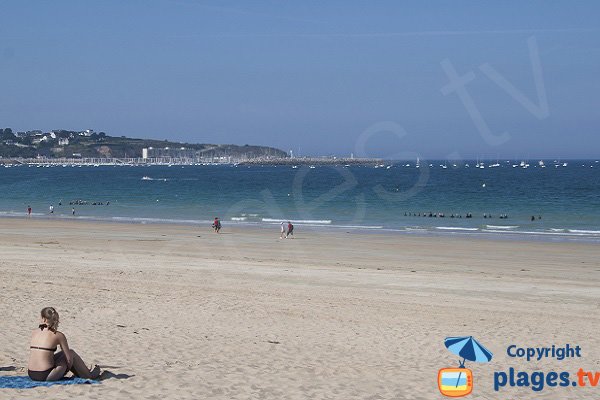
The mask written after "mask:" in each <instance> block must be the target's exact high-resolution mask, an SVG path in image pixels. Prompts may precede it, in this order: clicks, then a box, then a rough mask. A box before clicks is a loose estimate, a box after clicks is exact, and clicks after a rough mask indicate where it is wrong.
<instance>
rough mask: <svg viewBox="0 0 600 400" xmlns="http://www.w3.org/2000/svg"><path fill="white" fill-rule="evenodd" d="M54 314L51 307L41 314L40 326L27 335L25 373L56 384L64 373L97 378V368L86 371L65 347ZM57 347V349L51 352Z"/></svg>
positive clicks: (78, 359)
mask: <svg viewBox="0 0 600 400" xmlns="http://www.w3.org/2000/svg"><path fill="white" fill-rule="evenodd" d="M58 322H59V320H58V312H56V310H55V309H54V308H53V307H45V308H43V309H42V311H41V316H40V325H39V326H38V327H37V328H36V329H34V330H33V332H32V333H31V344H30V346H29V348H30V349H31V352H30V355H29V363H28V365H27V374H28V375H29V377H30V378H31V379H32V380H34V381H57V380H59V379H62V378H63V377H64V376H65V375H66V373H67V372H69V371H71V372H72V373H73V375H75V376H77V377H80V378H84V379H98V378H99V377H100V372H101V371H100V367H99V366H98V365H94V366H92V368H88V367H87V365H86V364H85V362H84V361H83V360H82V359H81V357H80V356H79V354H77V353H76V352H75V351H74V350H72V349H70V348H69V344H68V343H67V338H66V337H65V335H64V334H63V333H62V332H59V331H58V330H57V329H58ZM58 346H60V350H61V351H59V352H58V353H55V351H56V350H57V348H58Z"/></svg>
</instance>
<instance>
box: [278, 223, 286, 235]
mask: <svg viewBox="0 0 600 400" xmlns="http://www.w3.org/2000/svg"><path fill="white" fill-rule="evenodd" d="M286 237H287V232H286V231H285V223H284V222H283V221H282V222H281V235H279V239H285V238H286Z"/></svg>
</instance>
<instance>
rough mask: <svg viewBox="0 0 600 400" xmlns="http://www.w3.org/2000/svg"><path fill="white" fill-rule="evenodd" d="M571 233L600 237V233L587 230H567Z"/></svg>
mask: <svg viewBox="0 0 600 400" xmlns="http://www.w3.org/2000/svg"><path fill="white" fill-rule="evenodd" d="M567 230H568V231H569V232H571V233H585V234H588V235H600V231H590V230H586V229H567Z"/></svg>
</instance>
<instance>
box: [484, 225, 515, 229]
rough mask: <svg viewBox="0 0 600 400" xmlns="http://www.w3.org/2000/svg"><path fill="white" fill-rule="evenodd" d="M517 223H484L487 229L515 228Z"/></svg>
mask: <svg viewBox="0 0 600 400" xmlns="http://www.w3.org/2000/svg"><path fill="white" fill-rule="evenodd" d="M518 227H519V226H518V225H486V228H488V229H517V228H518Z"/></svg>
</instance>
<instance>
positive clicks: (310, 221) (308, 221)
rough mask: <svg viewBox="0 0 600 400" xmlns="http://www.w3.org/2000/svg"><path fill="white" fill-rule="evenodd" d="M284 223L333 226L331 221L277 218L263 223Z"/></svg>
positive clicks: (264, 219) (265, 219) (263, 220)
mask: <svg viewBox="0 0 600 400" xmlns="http://www.w3.org/2000/svg"><path fill="white" fill-rule="evenodd" d="M282 221H293V222H294V223H295V224H318V225H329V224H331V220H330V219H289V220H288V219H286V218H282V219H277V218H262V222H282Z"/></svg>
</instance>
